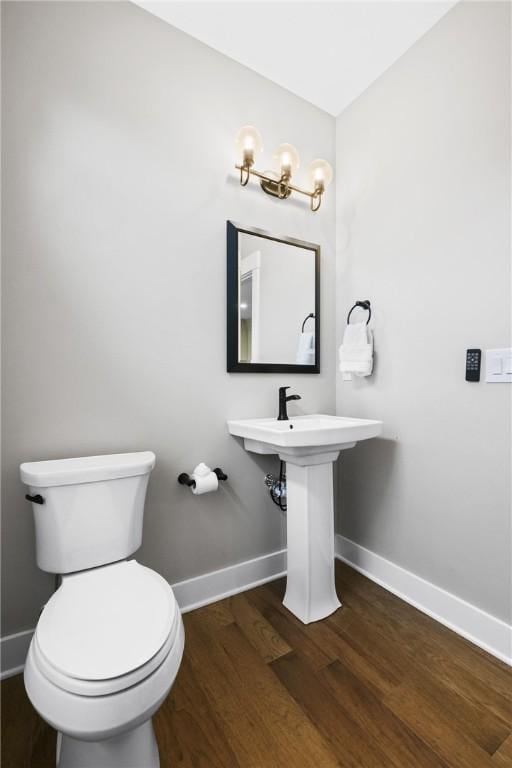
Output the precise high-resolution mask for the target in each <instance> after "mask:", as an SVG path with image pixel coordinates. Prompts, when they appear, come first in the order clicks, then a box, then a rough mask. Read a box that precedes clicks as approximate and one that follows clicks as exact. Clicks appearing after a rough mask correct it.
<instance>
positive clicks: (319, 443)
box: [228, 413, 382, 456]
mask: <svg viewBox="0 0 512 768" xmlns="http://www.w3.org/2000/svg"><path fill="white" fill-rule="evenodd" d="M228 429H229V431H230V433H231V434H232V435H236V436H237V437H243V438H244V445H245V448H246V449H247V450H248V451H252V452H253V453H283V454H287V455H289V456H293V455H295V456H308V455H313V454H316V453H321V452H324V451H326V452H327V451H339V450H342V449H343V448H352V447H353V446H354V445H355V444H356V443H357V442H359V440H367V439H368V438H370V437H377V435H380V433H381V431H382V421H373V420H371V419H348V418H345V417H344V416H328V415H325V414H321V413H319V414H311V415H310V416H294V417H291V418H290V419H289V420H288V421H277V419H275V418H274V419H238V420H236V419H235V420H231V421H228Z"/></svg>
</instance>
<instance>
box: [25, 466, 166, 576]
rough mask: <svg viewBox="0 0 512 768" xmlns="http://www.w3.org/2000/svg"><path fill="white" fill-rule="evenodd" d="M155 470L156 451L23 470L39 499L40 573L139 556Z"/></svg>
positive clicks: (34, 505)
mask: <svg viewBox="0 0 512 768" xmlns="http://www.w3.org/2000/svg"><path fill="white" fill-rule="evenodd" d="M154 466H155V454H154V453H151V451H144V452H141V453H118V454H115V455H110V456H87V457H85V458H81V459H59V460H56V461H36V462H28V463H25V464H22V465H21V467H20V475H21V480H22V482H23V483H25V485H27V486H28V490H29V494H30V495H31V496H35V497H36V501H32V510H33V513H34V520H35V533H36V559H37V564H38V566H39V568H41V570H43V571H49V572H50V573H71V572H73V571H84V570H86V569H87V568H93V567H94V566H98V565H106V564H108V563H113V562H115V561H116V560H124V559H125V558H127V557H129V556H130V555H131V554H133V553H134V552H135V551H136V550H137V549H138V548H139V547H140V545H141V542H142V522H143V517H144V500H145V497H146V488H147V485H148V480H149V475H150V472H151V470H152V469H153V467H154ZM37 497H40V498H39V499H37ZM41 499H42V503H37V501H39V502H41Z"/></svg>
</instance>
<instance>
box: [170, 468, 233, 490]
mask: <svg viewBox="0 0 512 768" xmlns="http://www.w3.org/2000/svg"><path fill="white" fill-rule="evenodd" d="M212 472H213V474H214V475H217V477H218V479H219V480H227V479H228V476H227V475H226V473H225V472H223V471H222V469H221V468H220V467H215V469H212ZM178 483H179V484H180V485H188V487H189V488H195V487H196V481H195V480H194V479H193V478H192V477H190V475H189V474H188V472H182V473H181V475H178Z"/></svg>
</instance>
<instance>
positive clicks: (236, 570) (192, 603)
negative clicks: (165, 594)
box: [0, 549, 286, 680]
mask: <svg viewBox="0 0 512 768" xmlns="http://www.w3.org/2000/svg"><path fill="white" fill-rule="evenodd" d="M285 575H286V549H282V550H280V551H279V552H271V553H270V554H269V555H262V556H261V557H256V558H254V559H253V560H246V561H244V562H243V563H237V564H236V565H230V566H228V567H227V568H221V569H220V570H218V571H211V572H210V573H205V574H203V575H202V576H196V577H195V578H193V579H187V580H186V581H179V582H178V583H176V584H173V585H172V589H173V592H174V596H175V597H176V600H177V601H178V605H179V606H180V609H181V612H182V613H186V612H187V611H193V610H194V608H200V607H201V606H202V605H208V604H209V603H214V602H216V601H217V600H222V599H223V598H224V597H229V596H230V595H235V594H237V593H238V592H245V591H246V590H248V589H252V588H253V587H257V586H259V585H260V584H265V583H266V582H267V581H273V580H274V579H278V578H280V577H281V576H285ZM33 633H34V630H33V629H29V630H27V631H26V632H18V633H17V634H15V635H7V636H6V637H3V638H1V640H0V649H1V665H0V670H1V671H0V680H4V679H5V678H7V677H11V676H12V675H17V674H18V673H19V672H22V671H23V667H24V665H25V658H26V656H27V652H28V647H29V645H30V641H31V639H32V635H33Z"/></svg>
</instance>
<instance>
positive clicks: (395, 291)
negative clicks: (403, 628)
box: [337, 2, 511, 621]
mask: <svg viewBox="0 0 512 768" xmlns="http://www.w3.org/2000/svg"><path fill="white" fill-rule="evenodd" d="M337 182H338V189H337V290H338V302H337V307H338V310H339V312H338V323H337V325H338V333H340V332H341V328H342V325H343V322H344V318H345V313H346V310H347V308H348V307H349V306H350V303H351V302H352V301H353V300H354V299H364V298H369V299H371V301H372V304H373V308H374V318H375V320H374V330H375V343H376V350H377V357H376V367H375V375H374V376H372V377H371V378H369V379H366V380H356V381H355V382H353V383H346V382H342V381H341V375H340V374H339V373H338V384H337V407H338V413H340V414H344V415H345V414H350V415H351V416H361V417H365V416H366V417H375V418H380V419H383V420H384V422H385V429H384V438H383V439H381V440H377V441H369V442H368V443H366V444H361V445H359V446H357V447H356V448H355V449H354V450H353V451H347V452H346V453H345V454H343V457H342V460H341V461H340V473H339V475H340V487H339V495H338V496H339V498H340V499H341V501H340V503H341V508H340V513H339V528H340V530H341V532H342V533H343V534H344V535H345V536H347V537H349V538H350V539H353V540H354V541H356V542H358V543H359V544H362V545H363V546H365V547H367V548H368V549H371V550H373V551H375V552H377V553H379V554H380V555H383V556H384V557H386V558H388V559H390V560H392V561H393V562H395V563H398V564H400V565H402V566H404V567H405V568H407V569H409V570H411V571H413V572H414V573H416V574H418V575H420V576H423V577H424V578H426V579H428V580H429V581H431V582H433V583H434V584H437V585H439V586H441V587H443V588H445V589H447V590H449V591H451V592H453V593H454V594H456V595H458V596H460V597H462V598H464V599H466V600H468V601H469V602H471V603H473V604H476V605H477V606H479V607H481V608H483V609H484V610H486V611H487V612H489V613H491V614H492V615H495V616H497V617H499V618H501V619H505V620H508V621H510V609H511V592H510V580H511V562H510V557H511V554H510V553H511V549H510V543H511V537H510V473H511V464H510V402H511V389H510V386H507V385H506V384H501V385H499V384H498V385H490V384H485V383H484V382H483V381H482V382H480V383H479V384H468V383H466V382H465V381H464V365H465V349H466V348H467V347H481V348H482V349H485V348H486V347H487V348H489V347H499V346H509V345H510V343H511V339H510V5H509V4H508V3H499V2H497V3H494V2H489V3H472V2H470V3H460V4H459V5H457V6H456V7H455V8H454V9H453V10H452V11H451V12H450V13H448V15H447V16H445V17H444V18H443V19H442V20H441V21H440V22H439V23H438V24H437V25H436V26H435V27H434V28H433V29H432V30H431V31H430V32H428V34H427V35H425V37H424V38H422V39H421V40H420V41H419V42H418V43H417V44H416V45H414V46H413V48H411V49H410V50H409V51H408V52H407V53H406V54H405V55H404V56H403V57H402V58H401V59H400V60H399V61H398V62H397V63H396V64H395V65H394V66H393V67H392V68H391V69H390V70H388V71H387V72H386V73H385V74H384V75H382V77H380V78H379V79H378V80H377V81H376V82H375V83H374V84H373V85H372V86H371V87H370V88H369V89H368V90H367V91H366V92H365V93H364V94H363V95H362V96H361V97H360V98H359V99H358V100H357V101H355V102H354V103H353V104H352V105H351V106H350V107H349V108H348V109H347V110H346V111H345V112H343V113H342V115H341V116H340V117H339V118H338V120H337ZM339 340H340V339H338V341H339Z"/></svg>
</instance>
